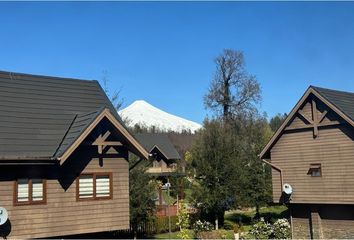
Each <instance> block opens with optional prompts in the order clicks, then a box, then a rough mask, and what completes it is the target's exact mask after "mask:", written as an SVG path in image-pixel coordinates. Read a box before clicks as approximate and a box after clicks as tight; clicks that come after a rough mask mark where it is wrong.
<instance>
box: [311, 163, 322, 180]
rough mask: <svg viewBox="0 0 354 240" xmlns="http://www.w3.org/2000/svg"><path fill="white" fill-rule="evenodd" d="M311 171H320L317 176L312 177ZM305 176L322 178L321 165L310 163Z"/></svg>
mask: <svg viewBox="0 0 354 240" xmlns="http://www.w3.org/2000/svg"><path fill="white" fill-rule="evenodd" d="M312 169H319V170H320V175H319V176H313V175H312ZM307 175H309V176H310V177H322V165H321V163H311V164H310V167H309V170H308V171H307Z"/></svg>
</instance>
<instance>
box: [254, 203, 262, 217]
mask: <svg viewBox="0 0 354 240" xmlns="http://www.w3.org/2000/svg"><path fill="white" fill-rule="evenodd" d="M260 217H261V214H260V213H259V205H258V204H256V216H255V218H256V219H260Z"/></svg>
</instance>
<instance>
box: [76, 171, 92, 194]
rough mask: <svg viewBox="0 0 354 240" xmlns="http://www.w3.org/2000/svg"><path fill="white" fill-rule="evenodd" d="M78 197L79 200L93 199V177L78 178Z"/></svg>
mask: <svg viewBox="0 0 354 240" xmlns="http://www.w3.org/2000/svg"><path fill="white" fill-rule="evenodd" d="M79 196H80V198H92V197H93V176H85V175H83V176H80V178H79Z"/></svg>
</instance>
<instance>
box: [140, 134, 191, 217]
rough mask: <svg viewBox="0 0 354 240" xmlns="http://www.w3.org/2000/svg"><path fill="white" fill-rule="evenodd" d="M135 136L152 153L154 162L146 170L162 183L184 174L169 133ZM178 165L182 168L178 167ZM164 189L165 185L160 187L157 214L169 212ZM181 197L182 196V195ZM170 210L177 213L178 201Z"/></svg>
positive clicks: (173, 213) (161, 214)
mask: <svg viewBox="0 0 354 240" xmlns="http://www.w3.org/2000/svg"><path fill="white" fill-rule="evenodd" d="M135 137H136V138H137V139H138V140H139V142H140V143H141V144H142V145H143V146H144V147H145V149H146V150H147V151H148V152H149V153H150V155H151V157H150V159H151V160H152V162H150V163H149V165H148V168H147V170H146V172H147V173H148V174H150V175H152V176H155V177H156V179H157V180H160V181H161V183H164V184H165V183H167V182H169V180H170V178H171V177H182V176H184V168H182V167H181V166H178V162H180V161H181V157H180V155H179V154H178V152H177V150H176V148H175V147H174V146H173V144H172V142H171V141H170V139H169V137H168V135H167V134H164V133H140V134H136V135H135ZM151 160H150V161H151ZM179 165H181V164H179ZM178 167H179V168H180V169H178ZM176 187H177V186H172V188H174V189H176ZM162 191H163V187H162V186H161V187H160V188H159V189H158V194H157V195H158V198H157V199H158V200H157V202H156V205H157V213H156V215H157V216H166V215H167V212H168V209H167V202H166V201H165V200H164V199H163V194H162ZM178 191H179V192H181V191H183V189H178ZM179 197H181V195H180V196H179ZM169 211H170V215H172V216H173V215H176V214H177V205H176V203H172V206H170V209H169Z"/></svg>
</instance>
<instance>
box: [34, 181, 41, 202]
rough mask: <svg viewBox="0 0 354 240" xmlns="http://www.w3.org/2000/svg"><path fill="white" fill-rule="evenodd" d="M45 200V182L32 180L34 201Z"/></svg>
mask: <svg viewBox="0 0 354 240" xmlns="http://www.w3.org/2000/svg"><path fill="white" fill-rule="evenodd" d="M42 200H43V181H42V180H41V179H33V180H32V201H42Z"/></svg>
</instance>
